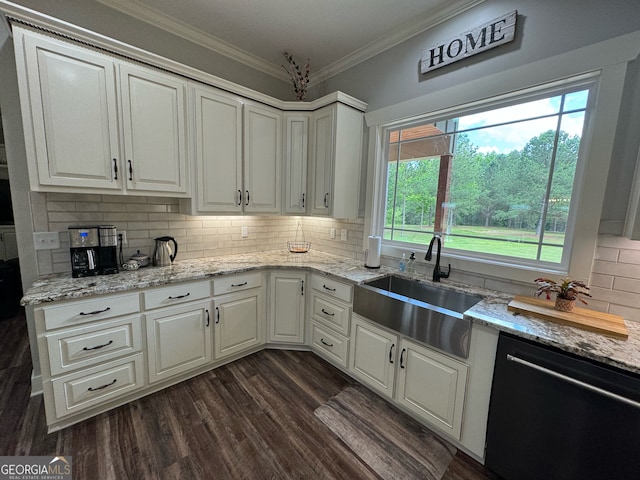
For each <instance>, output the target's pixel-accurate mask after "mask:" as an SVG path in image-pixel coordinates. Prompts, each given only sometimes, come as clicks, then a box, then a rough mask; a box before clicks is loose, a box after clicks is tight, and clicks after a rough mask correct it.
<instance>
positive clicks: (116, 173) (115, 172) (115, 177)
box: [113, 158, 118, 180]
mask: <svg viewBox="0 0 640 480" xmlns="http://www.w3.org/2000/svg"><path fill="white" fill-rule="evenodd" d="M113 179H114V180H117V179H118V160H116V159H115V158H114V159H113Z"/></svg>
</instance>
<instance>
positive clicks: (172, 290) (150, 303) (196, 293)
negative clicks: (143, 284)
mask: <svg viewBox="0 0 640 480" xmlns="http://www.w3.org/2000/svg"><path fill="white" fill-rule="evenodd" d="M143 295H144V308H145V310H151V309H152V308H158V307H169V306H171V305H179V304H181V303H185V302H190V301H192V300H199V299H201V298H209V297H210V296H211V286H210V283H209V281H208V280H206V281H204V282H196V283H181V284H177V285H171V286H170V287H160V288H155V289H153V290H148V291H145V292H143Z"/></svg>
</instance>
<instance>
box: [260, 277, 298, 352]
mask: <svg viewBox="0 0 640 480" xmlns="http://www.w3.org/2000/svg"><path fill="white" fill-rule="evenodd" d="M305 279H306V275H305V274H304V273H298V272H279V271H278V272H274V273H272V274H271V279H270V282H269V289H270V291H271V295H270V300H271V302H270V303H271V308H270V317H269V341H270V342H281V343H297V344H300V343H304V318H305V317H304V307H305Z"/></svg>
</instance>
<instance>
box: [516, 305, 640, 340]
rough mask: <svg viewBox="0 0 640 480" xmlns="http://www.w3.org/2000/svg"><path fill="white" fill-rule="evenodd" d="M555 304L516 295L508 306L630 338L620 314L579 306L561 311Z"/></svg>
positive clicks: (576, 325)
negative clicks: (571, 309) (555, 307)
mask: <svg viewBox="0 0 640 480" xmlns="http://www.w3.org/2000/svg"><path fill="white" fill-rule="evenodd" d="M553 305H554V302H553V301H551V300H542V299H539V298H531V297H523V296H520V295H516V296H515V297H513V300H511V301H510V302H509V305H508V306H507V308H508V309H509V310H511V311H512V312H519V313H523V314H525V315H532V316H534V317H537V318H542V319H543V320H551V321H552V322H556V323H562V324H563V325H570V326H572V327H576V328H582V329H584V330H590V331H592V332H597V333H602V334H605V335H611V336H613V337H617V338H621V339H625V340H626V339H627V338H629V333H628V332H627V327H626V325H625V324H624V319H623V318H622V317H621V316H619V315H613V314H611V313H603V312H597V311H595V310H589V309H587V308H579V307H576V308H574V309H573V312H560V311H558V310H556V309H554V308H553Z"/></svg>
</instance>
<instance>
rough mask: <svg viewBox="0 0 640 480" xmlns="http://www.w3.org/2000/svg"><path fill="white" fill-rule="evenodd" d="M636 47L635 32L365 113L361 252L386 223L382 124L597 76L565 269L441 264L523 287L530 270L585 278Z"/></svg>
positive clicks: (448, 258) (461, 261)
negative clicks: (366, 147)
mask: <svg viewBox="0 0 640 480" xmlns="http://www.w3.org/2000/svg"><path fill="white" fill-rule="evenodd" d="M639 45H640V31H637V32H634V33H631V34H627V35H623V36H620V37H616V38H613V39H611V40H607V41H604V42H600V43H596V44H594V45H590V46H587V47H583V48H580V49H577V50H573V51H571V52H567V53H563V54H560V55H557V56H555V57H550V58H547V59H544V60H540V61H538V62H534V63H530V64H527V65H523V66H520V67H515V68H513V69H510V70H507V71H504V72H500V73H496V74H493V75H489V76H487V77H483V78H480V79H476V80H473V81H470V82H467V83H464V84H461V85H457V86H453V87H450V88H447V89H444V90H440V91H438V92H434V93H431V94H428V95H424V96H422V97H419V98H416V99H412V100H410V101H406V102H402V103H399V104H396V105H392V106H389V107H385V108H382V109H379V110H375V111H372V112H369V113H367V114H365V120H366V122H367V125H368V126H369V129H370V131H369V168H368V169H367V171H368V178H367V187H368V188H367V204H366V212H365V228H364V248H367V238H368V235H381V234H382V225H381V219H383V218H384V217H383V215H384V212H382V213H381V210H384V205H385V202H384V198H383V197H384V195H385V193H386V184H385V183H384V179H385V178H386V172H385V171H384V168H385V167H386V164H385V160H384V150H383V145H384V137H383V125H384V126H388V125H390V124H392V123H393V122H399V121H404V120H406V119H410V118H412V117H417V116H423V115H430V114H432V113H434V112H440V111H443V112H444V111H446V110H449V109H453V108H456V106H458V107H459V106H461V105H465V106H471V105H472V104H473V103H474V102H482V101H483V100H484V99H490V98H494V97H495V98H497V97H500V96H504V95H508V93H505V92H519V91H526V90H527V89H529V88H532V87H535V86H537V85H543V84H551V83H553V82H562V81H564V80H565V79H571V81H573V80H575V78H577V77H579V76H581V75H585V77H598V78H597V85H596V87H595V89H594V93H595V101H594V103H593V111H592V112H591V114H590V119H589V123H588V125H587V126H586V129H585V135H584V136H585V138H587V139H590V141H587V142H586V143H585V145H584V147H585V151H584V157H583V158H584V162H585V163H584V167H583V169H582V172H576V175H577V176H578V175H579V177H580V178H577V180H576V181H577V182H579V183H576V185H580V191H582V192H589V193H588V194H585V195H580V198H579V201H578V205H577V210H576V223H575V230H574V235H573V243H572V245H571V252H572V253H571V258H570V260H569V264H568V265H569V267H568V269H567V270H566V271H565V270H564V269H563V270H553V269H543V268H541V267H538V266H534V267H527V266H514V265H510V264H508V263H507V262H500V261H498V260H496V259H492V260H488V259H483V258H475V259H473V260H470V259H469V257H465V258H461V257H456V256H452V255H447V254H445V255H444V258H443V260H442V263H444V264H447V263H450V264H451V267H452V269H453V270H459V271H465V272H470V273H477V274H482V275H488V276H492V277H499V278H503V279H507V280H515V281H522V282H531V281H532V275H534V274H535V273H549V274H559V275H567V274H568V275H570V276H572V277H573V278H579V279H588V278H589V277H590V274H591V268H592V264H593V258H594V253H595V248H596V242H597V236H598V227H599V224H600V216H601V213H602V203H603V200H604V193H605V188H606V179H607V175H608V172H609V167H610V164H611V156H612V150H613V141H614V137H615V132H616V127H617V120H618V114H619V110H620V104H621V100H622V90H623V85H624V80H625V75H626V69H627V62H629V61H631V60H633V59H635V58H636V57H637V56H638V54H640V46H639ZM424 251H426V245H425V248H424V250H418V251H417V254H418V258H419V259H421V257H420V253H422V255H424V253H423V252H424ZM406 252H407V247H404V248H402V247H398V246H397V245H394V244H393V243H391V242H383V247H382V254H383V255H385V256H390V257H400V256H401V254H402V253H406ZM534 272H535V273H534ZM453 278H455V274H454V276H453Z"/></svg>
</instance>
